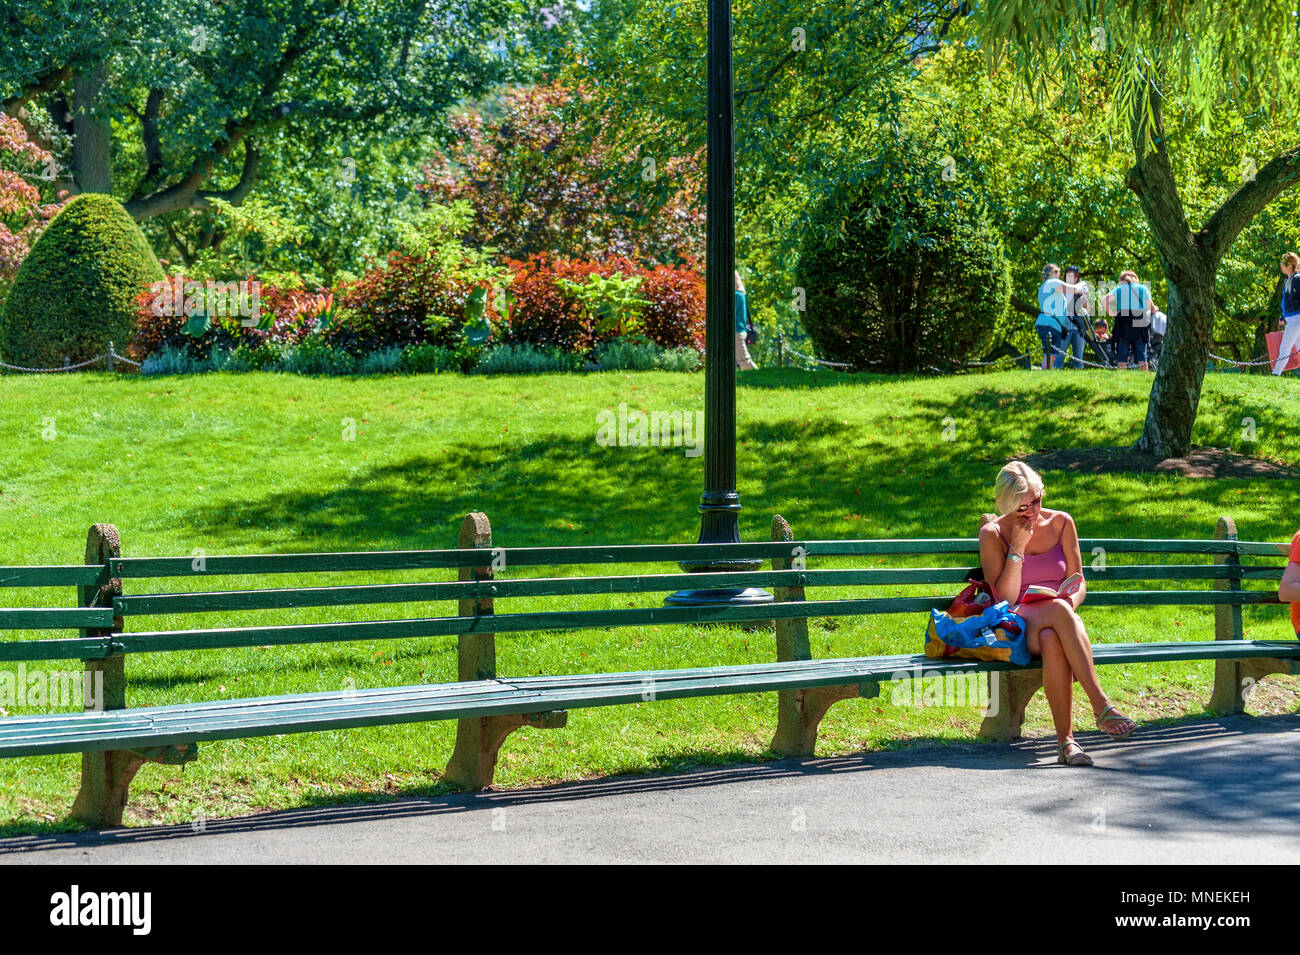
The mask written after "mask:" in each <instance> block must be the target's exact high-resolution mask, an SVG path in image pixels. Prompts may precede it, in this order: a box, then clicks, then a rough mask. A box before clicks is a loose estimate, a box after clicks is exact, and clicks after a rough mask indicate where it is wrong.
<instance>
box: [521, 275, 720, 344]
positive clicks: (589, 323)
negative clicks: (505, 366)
mask: <svg viewBox="0 0 1300 955" xmlns="http://www.w3.org/2000/svg"><path fill="white" fill-rule="evenodd" d="M506 264H507V265H508V266H509V268H510V271H511V273H512V274H513V279H512V281H511V283H510V290H511V292H512V293H513V295H514V305H513V307H512V309H511V313H510V338H511V340H512V341H519V342H530V343H532V344H535V345H554V346H556V347H558V348H562V349H563V350H565V351H580V352H585V351H588V350H590V349H591V348H592V347H593V346H595V345H597V344H599V343H600V342H601V341H605V340H608V339H609V338H612V337H613V333H612V332H610V333H607V334H605V335H602V336H598V335H597V334H596V332H595V329H594V328H593V324H594V323H593V320H592V316H590V315H588V314H587V313H586V310H585V309H584V308H583V307H582V306H581V305H580V304H579V303H578V302H577V301H576V300H574V299H573V298H572V296H570V295H567V294H566V293H565V292H564V291H563V290H562V289H561V288H560V286H559V280H560V279H567V280H569V281H570V282H576V283H579V284H581V283H582V282H585V281H586V278H587V276H588V275H591V274H597V275H600V276H601V277H602V278H609V277H610V276H611V275H613V274H615V273H616V272H617V273H619V274H620V275H622V276H623V277H624V278H632V277H634V276H641V278H642V282H641V287H640V288H639V289H638V290H637V294H638V295H640V296H641V297H642V298H645V299H648V300H649V302H650V304H649V305H648V306H646V308H645V310H644V311H643V312H642V313H641V316H640V318H641V322H640V331H641V334H643V335H645V337H646V338H648V339H650V340H651V341H652V342H655V343H656V344H659V345H663V346H665V347H667V348H676V347H680V346H689V347H693V348H695V349H697V350H703V348H704V280H703V279H702V278H701V277H700V276H699V274H698V273H696V272H694V271H692V270H690V269H683V268H670V267H668V266H659V267H656V268H653V269H640V268H637V266H636V265H635V264H634V263H633V262H631V261H629V260H628V259H626V258H624V257H622V256H617V255H616V256H610V257H609V258H607V259H605V260H604V261H601V262H590V261H582V260H577V259H564V258H559V257H555V256H552V255H550V254H549V253H546V252H542V253H538V254H537V255H530V256H529V257H528V258H527V259H525V260H524V261H522V262H520V261H518V260H515V259H510V260H507V262H506Z"/></svg>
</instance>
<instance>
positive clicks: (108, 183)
mask: <svg viewBox="0 0 1300 955" xmlns="http://www.w3.org/2000/svg"><path fill="white" fill-rule="evenodd" d="M107 82H108V68H107V66H106V65H105V64H104V61H103V60H100V61H98V62H97V63H93V64H90V65H87V66H84V67H82V68H81V69H80V70H79V71H78V72H77V75H76V78H75V80H74V81H73V87H74V89H73V96H72V128H73V140H72V176H73V180H74V181H75V182H76V184H77V190H78V191H79V192H103V193H109V192H111V191H112V185H113V182H112V172H111V169H112V165H111V149H112V145H113V128H112V122H111V120H110V118H109V117H108V115H106V114H103V115H98V114H96V113H95V111H94V110H95V106H96V100H97V99H98V98H99V94H100V91H101V90H103V88H104V85H105V84H106V83H107Z"/></svg>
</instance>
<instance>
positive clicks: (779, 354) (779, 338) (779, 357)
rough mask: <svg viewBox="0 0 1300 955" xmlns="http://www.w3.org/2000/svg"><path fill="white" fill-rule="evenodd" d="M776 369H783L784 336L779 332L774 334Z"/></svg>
mask: <svg viewBox="0 0 1300 955" xmlns="http://www.w3.org/2000/svg"><path fill="white" fill-rule="evenodd" d="M776 367H777V368H784V367H785V336H784V335H782V334H781V333H780V332H777V333H776Z"/></svg>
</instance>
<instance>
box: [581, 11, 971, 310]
mask: <svg viewBox="0 0 1300 955" xmlns="http://www.w3.org/2000/svg"><path fill="white" fill-rule="evenodd" d="M706 13H707V7H706V4H705V2H704V0H599V2H598V3H597V4H596V6H595V7H593V14H594V15H595V23H594V25H593V27H592V29H591V35H590V37H589V42H586V43H584V45H583V47H582V51H581V52H582V59H581V60H580V61H579V62H578V63H576V64H575V66H574V67H573V68H572V70H571V71H570V72H569V79H568V80H567V81H568V82H571V83H574V84H577V83H582V84H586V85H587V86H589V87H590V88H591V89H592V90H593V91H594V92H595V94H596V97H597V100H598V103H597V106H598V107H599V108H600V109H601V110H602V111H604V112H608V113H609V114H610V115H613V116H619V117H625V118H626V119H625V121H624V122H622V123H620V124H618V126H617V127H616V128H612V129H611V130H610V145H611V148H612V149H614V151H615V153H616V154H618V155H627V156H631V157H635V161H634V162H630V163H628V164H626V165H625V166H624V167H623V168H622V170H621V176H622V178H621V179H620V180H619V182H618V185H619V187H620V188H623V187H626V188H628V189H631V190H634V191H635V190H642V191H651V190H661V191H662V192H661V195H666V194H669V193H670V192H671V191H672V190H673V189H676V188H680V187H681V186H682V185H683V184H684V183H683V182H681V181H677V182H673V181H670V180H669V178H668V177H667V176H664V175H660V176H659V177H658V178H657V180H656V181H654V182H652V183H645V182H640V181H638V180H639V179H640V177H639V172H640V168H641V166H640V163H642V162H644V161H645V160H647V159H650V160H653V161H654V162H655V163H656V165H657V167H658V168H659V169H660V170H663V169H664V167H665V164H666V163H667V162H668V161H669V160H670V159H672V158H673V157H686V156H693V155H696V154H697V153H698V154H700V155H702V152H701V150H702V149H703V147H704V145H705V134H706V123H705V121H704V119H705V112H706V93H707V84H706V80H707V77H706V75H705V52H706V51H705V44H706V38H707V17H706ZM961 19H962V11H961V5H959V4H953V3H951V2H948V0H913V2H908V3H904V2H901V0H885V2H880V0H809V2H803V3H798V4H791V3H789V2H787V0H736V2H735V3H734V4H733V23H734V26H733V32H734V41H733V50H734V52H733V73H734V84H735V96H734V101H735V137H736V139H735V164H736V219H737V242H736V255H737V259H738V261H740V262H744V263H747V264H748V266H749V268H748V269H747V270H745V271H744V276H745V286H746V289H747V290H748V291H749V293H750V299H751V302H752V303H760V304H765V305H766V307H769V308H771V307H773V306H775V307H776V308H778V309H779V313H780V316H781V321H782V323H783V324H784V323H790V324H793V323H795V322H796V321H797V316H798V314H799V313H797V312H796V311H795V306H794V304H793V303H794V302H795V301H796V295H795V291H794V285H795V282H794V278H793V275H794V265H795V262H796V260H797V258H798V254H799V249H800V246H801V244H802V240H803V237H804V235H805V232H806V230H807V229H808V228H809V227H810V223H811V220H812V217H813V212H814V210H815V209H816V208H817V207H818V203H819V200H820V198H821V197H822V196H823V195H824V194H825V193H826V192H827V191H829V190H831V189H832V188H834V187H836V186H837V185H839V184H842V183H843V182H845V181H846V180H851V179H853V178H855V177H857V176H858V175H860V173H861V169H862V168H863V167H865V166H866V165H867V164H868V163H869V161H870V159H871V150H872V149H873V148H874V147H873V145H872V144H873V143H874V139H873V137H874V136H875V135H876V133H877V129H878V126H877V120H878V117H879V116H880V115H881V114H882V113H895V114H896V113H897V111H898V103H899V97H900V95H901V94H900V92H899V85H900V84H901V83H903V82H905V81H906V80H907V79H908V77H910V76H911V74H912V71H913V69H914V63H915V62H916V61H917V58H918V57H923V56H925V55H927V54H928V53H931V52H934V51H935V50H938V49H939V48H940V47H941V45H942V42H943V41H944V39H945V38H946V37H948V36H950V35H951V31H952V29H953V28H954V24H957V23H959V22H960V21H961ZM938 158H940V157H938V156H936V157H935V159H936V161H937V160H938ZM699 201H700V202H701V203H702V202H703V194H702V193H701V195H700V198H699Z"/></svg>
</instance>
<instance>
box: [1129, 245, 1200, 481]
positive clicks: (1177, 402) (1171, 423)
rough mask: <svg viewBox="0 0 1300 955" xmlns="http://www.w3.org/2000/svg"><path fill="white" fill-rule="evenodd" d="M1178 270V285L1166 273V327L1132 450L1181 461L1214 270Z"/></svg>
mask: <svg viewBox="0 0 1300 955" xmlns="http://www.w3.org/2000/svg"><path fill="white" fill-rule="evenodd" d="M1187 264H1188V263H1184V266H1186V265H1187ZM1179 271H1180V273H1181V276H1180V278H1179V279H1178V280H1176V279H1175V278H1174V277H1173V276H1170V275H1168V273H1166V277H1167V278H1168V279H1169V303H1168V312H1169V327H1168V331H1167V333H1166V335H1165V342H1164V347H1163V349H1162V350H1161V352H1160V365H1159V367H1158V368H1157V369H1156V380H1155V382H1154V383H1153V384H1152V386H1151V397H1150V398H1149V399H1148V400H1147V417H1146V424H1145V426H1144V427H1143V429H1142V436H1141V437H1140V438H1138V441H1137V445H1136V447H1137V449H1138V450H1140V451H1146V452H1148V453H1150V454H1155V455H1158V456H1160V457H1161V458H1181V457H1184V456H1186V454H1187V453H1188V452H1189V451H1190V450H1191V443H1192V426H1193V425H1194V424H1195V423H1196V408H1197V405H1198V404H1200V400H1201V384H1202V382H1203V380H1204V378H1205V362H1206V360H1207V359H1208V358H1209V354H1210V340H1211V333H1212V331H1213V329H1214V279H1215V273H1216V270H1215V269H1214V267H1213V266H1212V265H1210V264H1209V263H1201V264H1200V267H1198V268H1195V269H1192V268H1186V267H1184V268H1182V269H1180V270H1179Z"/></svg>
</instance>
